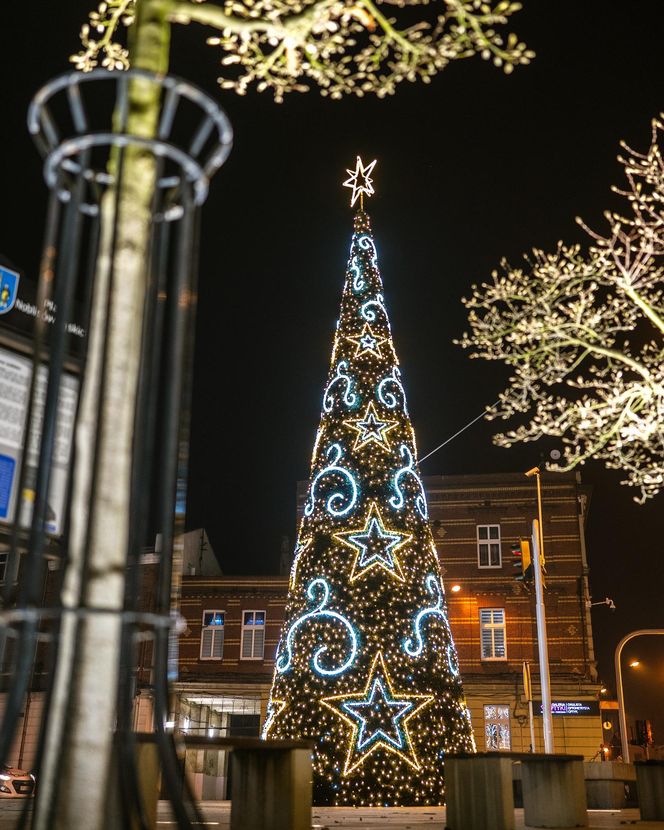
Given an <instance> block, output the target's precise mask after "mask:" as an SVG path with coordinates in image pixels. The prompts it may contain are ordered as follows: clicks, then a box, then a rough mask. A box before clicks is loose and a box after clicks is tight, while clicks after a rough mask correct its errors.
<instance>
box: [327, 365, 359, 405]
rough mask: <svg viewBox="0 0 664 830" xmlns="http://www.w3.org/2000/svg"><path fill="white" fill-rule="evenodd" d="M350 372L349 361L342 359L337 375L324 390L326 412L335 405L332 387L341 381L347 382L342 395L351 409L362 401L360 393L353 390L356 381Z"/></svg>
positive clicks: (337, 368)
mask: <svg viewBox="0 0 664 830" xmlns="http://www.w3.org/2000/svg"><path fill="white" fill-rule="evenodd" d="M347 372H348V361H347V360H340V361H339V362H338V363H337V365H336V369H335V375H334V377H333V378H332V380H331V381H330V382H329V383H328V384H327V386H326V387H325V391H324V392H323V410H324V411H325V412H331V411H332V407H333V406H334V397H333V395H332V394H331V393H332V387H333V386H335V384H337V383H339V381H343V383H344V384H345V388H344V391H343V395H342V400H343V402H344V404H345V405H346V406H347V407H348V408H349V409H351V408H352V407H354V406H357V405H358V404H359V402H360V398H359V395H357V394H356V393H355V392H354V391H353V387H354V386H355V381H354V380H353V378H352V377H351V376H350V375H349V374H347Z"/></svg>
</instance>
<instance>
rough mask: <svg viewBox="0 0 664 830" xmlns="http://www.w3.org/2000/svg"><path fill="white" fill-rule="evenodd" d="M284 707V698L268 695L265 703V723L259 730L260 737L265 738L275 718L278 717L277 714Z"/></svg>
mask: <svg viewBox="0 0 664 830" xmlns="http://www.w3.org/2000/svg"><path fill="white" fill-rule="evenodd" d="M285 708H286V701H285V700H277V699H276V698H272V697H270V700H269V701H268V704H267V717H266V718H265V723H264V724H263V731H262V732H261V738H262V739H263V740H265V739H266V738H267V737H268V735H269V733H270V729H272V727H273V726H274V722H275V720H276V719H277V718H278V717H279V715H280V714H281V713H282V712H283V711H284V709H285Z"/></svg>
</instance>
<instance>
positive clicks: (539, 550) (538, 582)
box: [526, 467, 554, 752]
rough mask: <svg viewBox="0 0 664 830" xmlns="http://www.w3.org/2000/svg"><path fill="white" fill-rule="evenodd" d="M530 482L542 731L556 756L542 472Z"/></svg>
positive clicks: (535, 473)
mask: <svg viewBox="0 0 664 830" xmlns="http://www.w3.org/2000/svg"><path fill="white" fill-rule="evenodd" d="M526 476H527V477H528V478H531V477H532V476H536V478H537V513H538V516H539V519H536V520H535V521H533V572H534V575H535V599H536V603H535V612H536V615H537V649H538V653H539V669H540V686H541V688H542V731H543V732H544V751H545V752H554V747H553V718H552V716H551V678H550V676H549V648H548V643H547V636H546V611H545V608H544V586H543V584H542V563H543V562H544V529H543V526H542V487H541V483H540V468H539V467H533V468H532V469H530V470H528V472H527V473H526Z"/></svg>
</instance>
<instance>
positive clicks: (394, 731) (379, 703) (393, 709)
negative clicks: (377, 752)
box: [341, 677, 414, 749]
mask: <svg viewBox="0 0 664 830" xmlns="http://www.w3.org/2000/svg"><path fill="white" fill-rule="evenodd" d="M413 705H414V704H413V702H412V701H410V700H394V698H392V697H390V695H389V693H388V692H387V691H386V689H385V687H384V685H383V681H382V680H381V678H380V677H376V678H374V682H373V686H372V687H371V692H370V693H369V697H368V698H367V699H366V700H356V701H346V702H345V703H342V704H341V706H342V708H343V709H344V711H346V712H348V714H349V715H351V716H352V717H354V718H357V720H358V722H359V724H360V728H359V729H358V731H357V744H356V747H357V749H364V748H365V747H366V746H369V745H370V744H372V743H373V742H374V741H377V740H379V739H380V738H384V739H385V740H386V741H388V742H389V743H391V744H392V746H395V747H396V748H397V749H403V746H404V736H403V732H402V731H401V728H400V727H399V721H400V720H401V718H403V716H404V715H405V714H406V713H407V712H410V710H411V709H412V708H413ZM381 708H382V709H383V710H385V709H386V710H387V713H383V714H382V717H378V718H377V717H376V715H377V714H378V715H380V710H381ZM385 714H387V717H385ZM369 721H374V722H376V723H381V725H380V726H374V727H373V729H371V728H368V726H367V725H368V723H369ZM386 721H389V726H387V727H386V726H383V723H385V722H386ZM388 730H389V731H388Z"/></svg>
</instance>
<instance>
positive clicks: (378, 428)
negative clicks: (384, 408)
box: [343, 401, 399, 451]
mask: <svg viewBox="0 0 664 830" xmlns="http://www.w3.org/2000/svg"><path fill="white" fill-rule="evenodd" d="M343 423H344V426H347V427H348V428H349V429H352V430H354V431H355V432H357V438H356V439H355V443H354V444H353V449H354V450H357V449H360V448H362V447H364V446H365V445H366V444H370V443H374V444H377V445H378V446H379V447H380V448H381V449H383V450H386V451H389V450H390V440H389V437H388V432H390V431H391V430H393V429H394V428H395V427H397V426H398V425H399V422H398V421H386V420H381V419H380V418H379V417H378V413H377V412H376V407H375V406H374V403H373V401H369V403H368V404H367V408H366V410H365V412H364V415H363V416H361V417H359V418H351V419H349V420H347V421H344V422H343Z"/></svg>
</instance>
